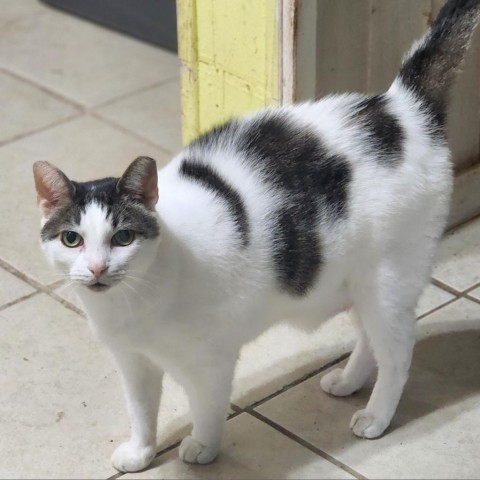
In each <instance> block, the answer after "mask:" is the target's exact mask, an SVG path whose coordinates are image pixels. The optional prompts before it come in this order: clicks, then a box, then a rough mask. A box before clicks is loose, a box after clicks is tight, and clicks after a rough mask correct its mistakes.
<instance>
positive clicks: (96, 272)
mask: <svg viewBox="0 0 480 480" xmlns="http://www.w3.org/2000/svg"><path fill="white" fill-rule="evenodd" d="M88 269H89V270H90V271H91V272H92V273H93V276H94V277H95V278H100V277H101V276H102V275H103V274H104V273H105V272H106V271H107V266H106V265H105V264H104V263H99V264H92V265H89V266H88Z"/></svg>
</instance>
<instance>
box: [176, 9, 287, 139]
mask: <svg viewBox="0 0 480 480" xmlns="http://www.w3.org/2000/svg"><path fill="white" fill-rule="evenodd" d="M283 3H286V2H285V1H282V0H280V1H277V0H177V15H178V35H179V56H180V60H181V62H182V69H181V76H182V78H181V81H182V121H183V139H184V143H188V142H190V141H191V140H193V139H194V138H195V137H197V136H198V135H199V134H201V133H203V132H205V131H207V130H209V129H210V128H212V127H213V126H215V125H217V124H219V123H222V122H224V121H226V120H228V119H229V118H231V117H233V116H236V115H240V114H244V113H247V112H250V111H253V110H257V109H259V108H262V107H266V106H270V105H278V104H279V102H280V97H281V93H280V89H279V85H280V81H279V78H280V68H279V60H278V59H279V49H280V36H281V35H280V30H281V28H280V25H281V9H282V4H283ZM287 3H293V0H288V2H287Z"/></svg>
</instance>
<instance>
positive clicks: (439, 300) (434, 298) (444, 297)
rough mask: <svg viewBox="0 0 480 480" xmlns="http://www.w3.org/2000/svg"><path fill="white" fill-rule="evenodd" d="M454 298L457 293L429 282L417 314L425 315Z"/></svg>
mask: <svg viewBox="0 0 480 480" xmlns="http://www.w3.org/2000/svg"><path fill="white" fill-rule="evenodd" d="M454 298H455V295H452V294H451V293H448V292H446V291H445V290H442V289H441V288H438V287H436V286H435V285H432V284H429V285H428V287H427V288H426V289H425V291H424V292H423V294H422V296H421V297H420V300H419V301H418V305H417V309H416V314H417V316H420V315H424V314H425V313H427V312H430V311H431V310H433V309H434V308H438V307H439V306H440V305H443V304H444V303H447V302H449V301H450V300H453V299H454Z"/></svg>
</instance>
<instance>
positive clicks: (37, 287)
mask: <svg viewBox="0 0 480 480" xmlns="http://www.w3.org/2000/svg"><path fill="white" fill-rule="evenodd" d="M0 267H1V268H3V269H4V270H6V271H7V272H9V273H11V274H12V275H15V276H16V277H17V278H19V279H20V280H23V281H24V282H25V283H27V284H28V285H30V286H31V287H33V288H35V290H37V291H36V292H32V293H31V294H28V295H25V296H23V297H20V298H19V299H17V300H14V301H13V302H10V304H6V305H8V306H12V305H14V304H15V303H19V302H20V301H22V300H26V299H27V298H30V297H33V296H34V295H35V294H37V293H46V294H47V295H49V296H50V297H52V298H53V299H54V300H56V301H57V302H59V303H61V304H62V305H63V306H64V307H66V308H68V309H70V310H72V311H74V312H75V313H77V314H78V315H81V316H82V317H85V314H84V313H83V312H82V311H81V310H80V309H79V308H78V307H76V306H75V305H73V303H70V302H69V301H67V300H65V299H63V298H62V297H60V296H58V295H57V294H56V293H55V292H53V291H52V289H53V288H57V286H59V285H60V284H61V283H63V280H59V281H56V282H53V283H51V284H50V285H46V286H45V285H42V284H41V283H39V282H37V281H36V280H33V279H32V278H30V277H29V276H28V275H26V274H25V273H23V272H21V271H20V270H18V269H17V268H15V267H14V266H12V265H10V264H9V263H8V262H6V261H5V260H3V259H1V258H0ZM5 308H6V307H2V308H0V310H4V309H5Z"/></svg>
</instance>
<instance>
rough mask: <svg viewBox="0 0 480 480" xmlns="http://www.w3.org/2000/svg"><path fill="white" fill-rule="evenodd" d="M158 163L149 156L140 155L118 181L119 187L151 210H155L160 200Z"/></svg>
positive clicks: (119, 189) (122, 191) (123, 192)
mask: <svg viewBox="0 0 480 480" xmlns="http://www.w3.org/2000/svg"><path fill="white" fill-rule="evenodd" d="M157 182H158V177H157V163H156V162H155V160H153V159H152V158H149V157H138V158H137V159H135V160H134V161H133V162H132V163H131V164H130V166H129V167H128V168H127V170H126V171H125V173H124V174H123V175H122V178H120V180H119V181H118V183H117V189H118V191H119V192H120V193H122V194H125V195H127V196H129V197H131V198H134V199H136V200H140V201H141V202H142V203H143V204H144V205H145V206H146V207H147V208H148V209H149V210H155V205H156V204H157V201H158V185H157Z"/></svg>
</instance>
